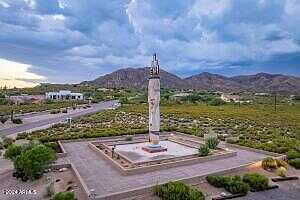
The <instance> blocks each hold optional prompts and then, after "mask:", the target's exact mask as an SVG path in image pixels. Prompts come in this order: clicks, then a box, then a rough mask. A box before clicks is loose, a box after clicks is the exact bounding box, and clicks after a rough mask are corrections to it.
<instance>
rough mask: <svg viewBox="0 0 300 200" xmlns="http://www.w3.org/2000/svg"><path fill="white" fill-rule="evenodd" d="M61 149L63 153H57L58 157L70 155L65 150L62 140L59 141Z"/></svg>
mask: <svg viewBox="0 0 300 200" xmlns="http://www.w3.org/2000/svg"><path fill="white" fill-rule="evenodd" d="M57 144H58V146H59V148H60V150H61V153H57V154H56V155H57V158H63V157H66V156H67V155H68V153H67V151H66V150H65V148H64V146H63V145H62V144H61V141H58V142H57Z"/></svg>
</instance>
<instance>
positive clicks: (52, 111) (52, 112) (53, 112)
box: [50, 110, 60, 114]
mask: <svg viewBox="0 0 300 200" xmlns="http://www.w3.org/2000/svg"><path fill="white" fill-rule="evenodd" d="M57 113H60V110H51V111H50V114H57Z"/></svg>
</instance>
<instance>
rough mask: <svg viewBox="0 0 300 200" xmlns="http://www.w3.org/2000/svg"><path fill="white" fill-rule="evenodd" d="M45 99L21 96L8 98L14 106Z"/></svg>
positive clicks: (44, 97) (26, 95) (36, 96)
mask: <svg viewBox="0 0 300 200" xmlns="http://www.w3.org/2000/svg"><path fill="white" fill-rule="evenodd" d="M45 99H46V96H45V95H28V94H21V95H16V96H10V97H9V100H10V101H11V102H13V103H15V104H19V103H38V102H41V101H44V100H45Z"/></svg>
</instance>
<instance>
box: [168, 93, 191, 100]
mask: <svg viewBox="0 0 300 200" xmlns="http://www.w3.org/2000/svg"><path fill="white" fill-rule="evenodd" d="M189 95H191V93H186V92H181V93H178V94H174V95H172V96H171V97H170V99H172V100H180V99H182V98H184V97H187V96H189Z"/></svg>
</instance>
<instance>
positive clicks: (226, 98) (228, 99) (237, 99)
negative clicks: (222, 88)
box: [221, 94, 241, 102]
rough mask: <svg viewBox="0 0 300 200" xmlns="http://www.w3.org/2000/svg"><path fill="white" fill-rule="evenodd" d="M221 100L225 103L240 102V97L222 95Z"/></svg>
mask: <svg viewBox="0 0 300 200" xmlns="http://www.w3.org/2000/svg"><path fill="white" fill-rule="evenodd" d="M221 99H222V100H223V101H225V102H240V99H241V97H240V96H239V95H232V94H222V95H221Z"/></svg>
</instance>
